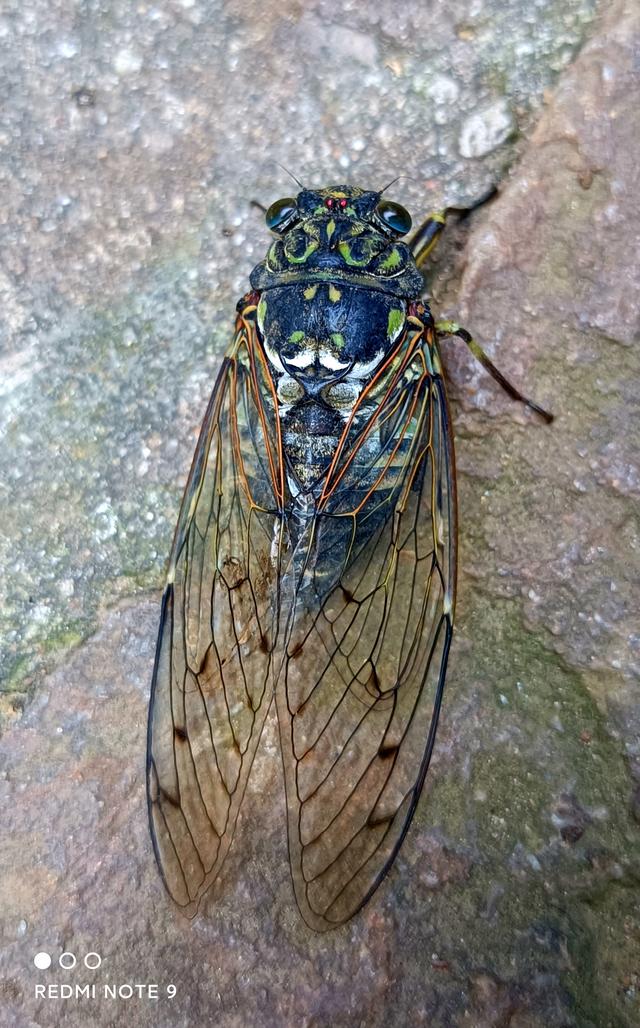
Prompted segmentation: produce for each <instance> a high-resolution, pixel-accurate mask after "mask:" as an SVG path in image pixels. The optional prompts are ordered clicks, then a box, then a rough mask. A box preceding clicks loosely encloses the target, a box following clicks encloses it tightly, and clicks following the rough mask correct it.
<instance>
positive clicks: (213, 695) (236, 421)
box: [147, 311, 282, 916]
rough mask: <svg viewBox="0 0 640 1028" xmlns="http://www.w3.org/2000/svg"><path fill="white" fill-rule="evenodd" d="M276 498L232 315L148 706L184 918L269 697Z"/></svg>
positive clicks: (248, 341) (160, 828) (217, 853)
mask: <svg viewBox="0 0 640 1028" xmlns="http://www.w3.org/2000/svg"><path fill="white" fill-rule="evenodd" d="M281 500H282V476H281V455H280V438H279V429H278V423H277V418H276V417H275V408H274V405H273V383H272V381H271V379H270V377H269V373H268V370H267V368H266V365H265V364H264V359H263V357H262V356H261V350H260V348H259V347H258V346H257V345H256V342H255V328H254V323H253V321H252V318H251V313H250V312H249V313H248V312H247V311H245V312H243V316H241V317H240V318H239V323H238V328H237V333H236V336H235V339H234V342H233V345H232V347H231V349H230V350H229V353H228V355H227V357H226V358H225V360H224V363H223V366H222V368H221V371H220V374H219V377H218V381H217V383H216V386H215V388H214V392H213V395H212V397H211V401H210V403H209V407H208V409H207V413H206V416H205V419H204V423H203V426H202V430H201V434H200V439H199V441H198V445H197V449H196V453H195V457H194V461H193V466H192V469H191V474H190V477H189V481H188V484H187V488H186V491H185V495H184V499H183V502H182V508H181V512H180V517H179V521H178V527H177V530H176V537H175V540H174V545H173V551H172V556H171V562H170V569H169V576H168V583H167V587H166V590H165V594H164V598H163V602H162V616H161V624H160V634H159V638H158V647H157V652H156V662H155V669H154V675H153V683H152V694H151V704H150V709H149V725H148V748H147V795H148V806H149V819H150V825H151V833H152V838H153V844H154V848H155V853H156V858H157V861H158V865H159V867H160V870H161V873H162V877H163V879H164V882H165V885H166V887H167V889H168V891H169V893H170V894H171V896H172V897H173V899H174V900H175V902H176V903H177V904H178V905H179V906H180V907H181V908H182V910H183V911H184V912H185V913H186V914H187V915H189V916H193V915H194V914H195V913H196V912H197V908H198V904H199V902H200V899H201V897H202V896H203V894H204V893H205V891H206V890H207V889H208V888H209V886H210V885H211V883H212V882H213V880H214V879H215V878H216V876H217V874H218V873H219V871H220V868H221V865H222V862H223V860H224V858H225V856H226V854H227V851H228V849H229V846H230V845H231V841H232V836H233V832H234V828H235V824H236V819H237V817H238V811H239V808H240V804H241V802H242V798H243V795H244V791H245V787H246V784H247V779H248V776H249V771H250V768H251V763H252V761H253V757H254V754H255V751H256V747H257V744H258V741H259V739H260V734H261V731H262V727H263V725H264V721H265V718H266V715H267V712H268V709H269V706H270V703H271V699H272V695H273V681H272V663H273V661H272V653H273V646H274V640H275V637H276V632H277V617H278V592H277V580H278V560H279V550H280V543H281V534H282V533H281V525H282V519H281V517H280V515H279V514H278V511H279V510H281V507H282V502H281Z"/></svg>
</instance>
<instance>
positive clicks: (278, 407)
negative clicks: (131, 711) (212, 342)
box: [147, 186, 551, 930]
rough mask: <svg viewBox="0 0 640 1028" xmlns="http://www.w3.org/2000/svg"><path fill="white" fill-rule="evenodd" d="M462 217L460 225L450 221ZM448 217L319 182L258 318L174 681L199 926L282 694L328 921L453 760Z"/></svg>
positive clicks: (185, 547) (453, 328)
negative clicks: (437, 290)
mask: <svg viewBox="0 0 640 1028" xmlns="http://www.w3.org/2000/svg"><path fill="white" fill-rule="evenodd" d="M444 213H446V212H444ZM444 213H440V214H435V215H432V216H431V217H430V218H429V219H427V221H426V222H425V223H424V225H423V226H422V227H421V228H420V229H419V230H418V231H417V232H416V233H415V235H414V237H413V239H412V241H411V242H410V244H409V245H407V244H406V243H404V242H402V241H401V237H402V236H404V235H405V234H407V233H408V232H409V230H410V228H411V218H410V216H409V214H408V213H407V211H406V210H404V208H402V207H400V206H399V205H398V204H395V203H392V202H391V201H389V200H387V199H384V198H383V197H382V193H381V192H375V191H366V190H362V189H359V188H356V187H352V186H333V187H331V188H328V189H319V190H309V189H302V191H301V192H300V193H299V194H298V196H297V197H296V198H286V199H284V200H279V201H277V202H276V203H274V204H273V205H272V206H271V207H270V208H269V210H268V211H267V213H266V220H267V225H268V227H269V228H270V229H271V231H272V232H273V233H275V235H276V239H275V241H274V242H273V243H272V245H271V247H270V249H269V251H268V253H267V255H266V257H265V259H264V260H263V261H261V262H260V263H259V264H258V265H257V267H256V268H255V269H254V271H253V272H252V275H251V279H250V283H251V292H249V293H247V295H246V296H244V297H243V299H242V300H241V301H240V303H239V304H238V314H237V319H236V329H235V335H234V338H233V341H232V343H231V346H230V348H229V350H228V352H227V354H226V356H225V358H224V360H223V363H222V367H221V369H220V373H219V375H218V380H217V382H216V385H215V387H214V390H213V395H212V397H211V400H210V403H209V406H208V409H207V412H206V415H205V419H204V424H203V426H202V431H201V434H200V438H199V441H198V445H197V449H196V453H195V457H194V461H193V466H192V469H191V474H190V476H189V481H188V484H187V488H186V491H185V495H184V499H183V503H182V509H181V512H180V517H179V521H178V526H177V530H176V534H175V539H174V543H173V550H172V554H171V560H170V566H169V574H168V581H167V586H166V590H165V593H164V598H163V601H162V616H161V625H160V635H159V640H158V648H157V654H156V662H155V669H154V675H153V685H152V695H151V705H150V713H149V732H148V755H147V768H148V800H149V815H150V822H151V832H152V836H153V842H154V847H155V853H156V857H157V860H158V864H159V866H160V870H161V872H162V876H163V879H164V882H165V885H166V887H167V889H168V891H169V893H170V894H171V896H172V897H173V899H174V900H175V902H176V903H177V904H178V906H179V907H180V908H181V909H182V910H183V911H184V912H185V913H186V914H187V915H190V916H192V915H193V914H195V913H196V911H197V909H198V906H199V903H200V901H201V899H202V897H203V895H204V894H205V892H206V891H207V889H208V888H209V886H210V885H211V883H212V882H213V881H214V879H215V878H216V877H217V876H218V874H219V872H220V869H221V867H222V864H223V862H224V859H225V856H226V854H227V852H228V850H229V847H230V845H231V841H232V837H233V833H234V829H235V825H236V821H237V818H238V811H239V808H240V805H241V803H242V798H243V795H244V792H245V788H246V785H247V779H248V777H249V772H250V770H251V764H252V761H253V758H254V755H255V752H256V747H257V745H258V742H259V740H260V735H261V732H262V728H263V725H264V723H265V718H266V717H267V713H268V711H269V709H270V706H271V703H272V701H273V698H274V697H275V703H276V708H277V717H278V723H279V735H280V743H281V747H282V756H283V763H284V769H285V786H286V797H287V808H288V837H289V856H290V863H291V872H292V877H293V884H294V888H295V894H296V899H297V902H298V906H299V908H300V911H301V913H302V916H303V917H304V919H305V921H306V922H307V923H308V924H309V925H310V926H311V927H312V928H315V929H317V930H324V929H326V928H330V927H334V926H336V925H339V924H342V923H343V922H344V921H346V920H347V919H348V918H350V917H351V916H352V915H353V914H354V913H355V912H356V911H357V910H359V909H360V908H361V907H362V906H363V904H364V903H366V902H367V900H368V899H369V898H370V897H371V895H372V894H373V892H374V891H375V890H376V889H377V887H378V885H379V884H380V882H381V880H382V878H383V877H384V875H385V874H386V872H387V871H388V870H389V867H390V866H391V863H392V862H393V860H394V857H395V856H396V854H397V852H398V849H399V847H400V845H401V843H402V840H403V838H404V836H405V834H406V832H407V829H408V827H409V824H410V822H411V819H412V817H413V813H414V811H415V809H416V804H417V802H418V798H419V796H420V791H421V789H422V785H423V782H424V779H425V775H426V772H427V768H428V765H429V759H430V757H431V752H432V749H433V744H434V739H435V733H436V726H437V723H438V715H439V712H440V704H441V701H442V691H443V685H444V679H445V671H446V666H447V657H448V654H449V647H450V645H451V635H452V627H453V614H454V605H455V586H456V497H455V478H454V454H453V439H452V434H451V425H450V420H449V412H448V408H447V400H446V392H445V384H444V380H443V374H442V366H441V362H440V357H439V353H438V338H439V336H440V335H442V334H449V335H458V336H459V337H461V338H462V339H463V340H464V341H465V342H467V343H468V344H469V346H470V347H471V349H472V351H473V352H474V354H475V355H476V356H477V357H478V358H479V359H480V360H481V361H482V362H483V364H484V365H485V366H486V367H487V368H488V369H489V370H490V371H491V372H492V373H493V374H495V375H496V377H497V378H498V380H499V381H500V382H501V384H502V385H503V386H504V387H505V388H506V389H507V390H508V392H509V393H510V395H512V396H513V397H515V398H517V399H519V400H522V401H523V402H525V403H528V405H529V406H530V407H532V408H533V409H535V410H536V411H538V413H539V414H541V415H542V416H543V417H545V418H546V419H547V420H550V418H551V416H550V415H548V414H546V412H544V411H543V410H542V409H541V408H539V407H537V406H536V405H535V404H533V403H531V402H530V401H528V400H526V399H525V397H523V396H522V395H521V394H520V393H519V392H518V391H517V390H515V389H514V388H513V386H511V385H510V384H509V383H508V382H506V380H505V379H504V378H503V377H502V376H501V375H500V373H499V372H497V370H496V369H495V368H494V367H493V365H492V364H491V363H490V361H489V360H488V358H487V357H486V356H485V354H484V353H483V352H482V351H481V350H480V348H479V347H478V346H477V344H476V343H474V341H473V340H472V339H471V337H470V336H469V335H468V334H467V333H466V332H465V331H464V330H463V329H460V328H459V326H457V325H456V324H454V323H451V322H441V323H439V322H436V321H434V318H433V316H432V314H431V311H430V309H429V306H428V305H427V303H426V302H424V301H422V300H420V294H421V292H422V290H423V278H422V274H421V272H420V265H421V263H422V261H423V260H424V258H425V257H426V256H427V254H428V253H429V252H430V251H431V250H432V248H433V246H434V244H435V242H436V240H437V238H438V235H439V234H440V232H441V230H442V228H443V226H444V222H445V217H444Z"/></svg>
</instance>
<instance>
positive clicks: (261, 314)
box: [256, 296, 267, 331]
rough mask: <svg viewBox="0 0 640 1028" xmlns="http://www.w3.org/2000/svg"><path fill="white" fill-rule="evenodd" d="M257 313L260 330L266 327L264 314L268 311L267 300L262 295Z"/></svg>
mask: <svg viewBox="0 0 640 1028" xmlns="http://www.w3.org/2000/svg"><path fill="white" fill-rule="evenodd" d="M256 313H257V317H258V327H259V328H260V331H262V329H263V328H264V316H265V314H266V313H267V301H266V299H265V297H264V296H262V297H260V300H259V302H258V310H257V312H256Z"/></svg>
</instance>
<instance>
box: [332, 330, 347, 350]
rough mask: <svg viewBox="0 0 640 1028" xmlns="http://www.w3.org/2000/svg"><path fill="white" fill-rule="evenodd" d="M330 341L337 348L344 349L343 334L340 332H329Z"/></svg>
mask: <svg viewBox="0 0 640 1028" xmlns="http://www.w3.org/2000/svg"><path fill="white" fill-rule="evenodd" d="M331 342H332V343H333V344H334V346H336V347H337V348H338V349H339V350H343V349H344V336H343V334H342V332H332V333H331Z"/></svg>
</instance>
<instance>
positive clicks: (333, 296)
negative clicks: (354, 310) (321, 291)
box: [329, 282, 342, 303]
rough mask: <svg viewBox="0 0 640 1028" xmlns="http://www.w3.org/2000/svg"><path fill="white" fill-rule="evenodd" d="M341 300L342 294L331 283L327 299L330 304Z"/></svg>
mask: <svg viewBox="0 0 640 1028" xmlns="http://www.w3.org/2000/svg"><path fill="white" fill-rule="evenodd" d="M341 298H342V293H341V292H340V290H339V289H338V287H337V286H334V284H333V282H332V283H331V285H330V286H329V299H330V300H331V303H337V302H338V300H340V299H341Z"/></svg>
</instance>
